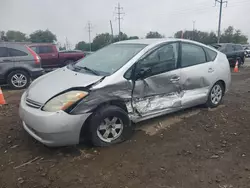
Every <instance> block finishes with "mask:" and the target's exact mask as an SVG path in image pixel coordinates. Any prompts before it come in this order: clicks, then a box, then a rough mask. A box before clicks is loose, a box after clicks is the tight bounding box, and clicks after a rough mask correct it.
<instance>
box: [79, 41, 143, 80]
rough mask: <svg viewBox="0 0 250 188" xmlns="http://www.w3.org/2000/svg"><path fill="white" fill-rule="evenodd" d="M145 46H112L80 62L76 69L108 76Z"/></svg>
mask: <svg viewBox="0 0 250 188" xmlns="http://www.w3.org/2000/svg"><path fill="white" fill-rule="evenodd" d="M145 47H146V45H145V44H111V45H109V46H107V47H104V48H102V49H100V50H98V51H97V52H95V53H93V54H91V55H90V56H86V58H84V59H81V60H79V61H78V62H77V63H76V64H75V67H77V68H78V69H79V68H83V69H85V70H86V68H87V69H88V70H92V71H94V72H96V73H98V74H99V75H103V76H108V75H111V74H113V73H114V72H116V71H117V70H118V69H120V68H121V67H122V66H123V65H125V64H126V63H127V62H128V61H129V60H130V59H131V58H133V57H134V56H135V55H136V54H137V53H139V52H140V51H141V50H142V49H143V48H145Z"/></svg>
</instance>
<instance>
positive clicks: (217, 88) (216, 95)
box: [206, 82, 225, 108]
mask: <svg viewBox="0 0 250 188" xmlns="http://www.w3.org/2000/svg"><path fill="white" fill-rule="evenodd" d="M224 92H225V88H224V86H223V84H222V83H221V82H217V83H215V84H214V86H213V87H212V89H211V91H210V93H209V96H208V99H207V102H206V106H207V107H209V108H215V107H217V106H219V105H220V103H221V101H222V98H223V96H224Z"/></svg>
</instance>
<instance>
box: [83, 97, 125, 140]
mask: <svg viewBox="0 0 250 188" xmlns="http://www.w3.org/2000/svg"><path fill="white" fill-rule="evenodd" d="M107 105H113V106H118V107H120V108H121V109H123V110H124V111H125V112H128V110H127V107H126V104H125V103H124V102H123V101H120V100H111V101H107V102H104V103H101V104H100V105H98V106H97V107H96V108H95V109H94V110H92V112H93V113H95V112H96V111H97V110H98V109H100V108H102V107H103V106H107ZM91 116H92V114H91V115H90V116H89V117H88V118H87V120H86V121H85V122H84V123H83V125H82V128H81V132H80V137H79V142H82V140H83V138H86V139H88V135H89V134H88V131H89V120H90V118H91Z"/></svg>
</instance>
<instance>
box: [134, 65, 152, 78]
mask: <svg viewBox="0 0 250 188" xmlns="http://www.w3.org/2000/svg"><path fill="white" fill-rule="evenodd" d="M151 71H152V70H151V68H149V67H143V68H140V69H139V70H138V71H135V80H138V79H140V78H141V79H143V78H146V77H147V76H148V75H150V73H151Z"/></svg>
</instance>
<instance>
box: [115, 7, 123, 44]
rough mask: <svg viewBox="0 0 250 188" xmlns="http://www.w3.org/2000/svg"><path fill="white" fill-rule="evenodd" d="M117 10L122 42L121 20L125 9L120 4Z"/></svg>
mask: <svg viewBox="0 0 250 188" xmlns="http://www.w3.org/2000/svg"><path fill="white" fill-rule="evenodd" d="M115 9H116V10H117V12H116V14H117V17H116V19H118V29H119V34H118V36H119V40H120V37H121V20H122V19H123V18H122V15H123V14H124V12H122V10H123V7H121V6H120V3H118V6H117V7H115Z"/></svg>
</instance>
